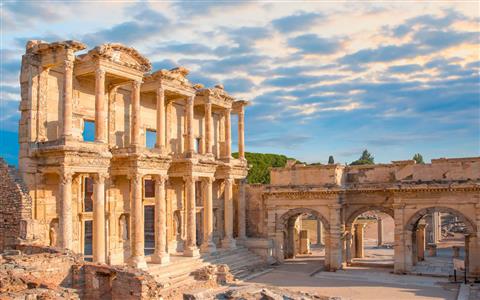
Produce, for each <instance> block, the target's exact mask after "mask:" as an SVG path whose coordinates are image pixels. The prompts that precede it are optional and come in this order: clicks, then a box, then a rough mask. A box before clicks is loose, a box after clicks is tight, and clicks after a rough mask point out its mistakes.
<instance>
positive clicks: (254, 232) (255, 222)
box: [245, 184, 268, 238]
mask: <svg viewBox="0 0 480 300" xmlns="http://www.w3.org/2000/svg"><path fill="white" fill-rule="evenodd" d="M265 190H266V186H265V185H262V184H247V185H245V209H246V212H245V215H246V222H245V223H246V224H245V226H246V227H247V228H246V233H247V236H248V237H252V238H266V237H267V234H268V232H267V227H266V225H265V220H266V218H267V215H266V214H267V211H266V208H265V204H264V201H263V198H262V194H263V193H264V192H265Z"/></svg>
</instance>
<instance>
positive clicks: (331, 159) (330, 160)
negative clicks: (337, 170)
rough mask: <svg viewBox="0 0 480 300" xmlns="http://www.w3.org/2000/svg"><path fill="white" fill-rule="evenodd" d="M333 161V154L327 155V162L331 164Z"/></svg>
mask: <svg viewBox="0 0 480 300" xmlns="http://www.w3.org/2000/svg"><path fill="white" fill-rule="evenodd" d="M334 163H335V160H334V159H333V155H330V156H329V157H328V164H329V165H333V164H334Z"/></svg>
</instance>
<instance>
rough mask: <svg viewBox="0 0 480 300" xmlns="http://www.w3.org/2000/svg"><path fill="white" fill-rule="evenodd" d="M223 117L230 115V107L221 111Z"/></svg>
mask: <svg viewBox="0 0 480 300" xmlns="http://www.w3.org/2000/svg"><path fill="white" fill-rule="evenodd" d="M223 113H224V114H225V115H230V114H231V113H232V108H231V107H226V108H225V110H224V111H223Z"/></svg>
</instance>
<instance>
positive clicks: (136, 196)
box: [129, 174, 147, 269]
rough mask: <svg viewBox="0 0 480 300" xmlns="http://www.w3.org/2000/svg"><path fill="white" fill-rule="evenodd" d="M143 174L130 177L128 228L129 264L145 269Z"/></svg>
mask: <svg viewBox="0 0 480 300" xmlns="http://www.w3.org/2000/svg"><path fill="white" fill-rule="evenodd" d="M142 185H143V176H142V175H141V174H133V175H132V176H131V179H130V197H131V198H130V199H131V202H130V205H131V206H130V213H131V217H130V222H131V224H130V228H131V230H132V232H131V233H132V234H131V236H130V237H131V257H130V261H129V262H130V265H131V266H133V267H136V268H139V269H146V268H147V263H146V262H145V253H144V250H145V249H144V225H143V223H144V220H143V203H142Z"/></svg>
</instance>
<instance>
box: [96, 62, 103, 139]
mask: <svg viewBox="0 0 480 300" xmlns="http://www.w3.org/2000/svg"><path fill="white" fill-rule="evenodd" d="M105 118H106V114H105V70H103V69H97V70H96V71H95V141H96V142H100V143H105V142H106V139H105Z"/></svg>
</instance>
